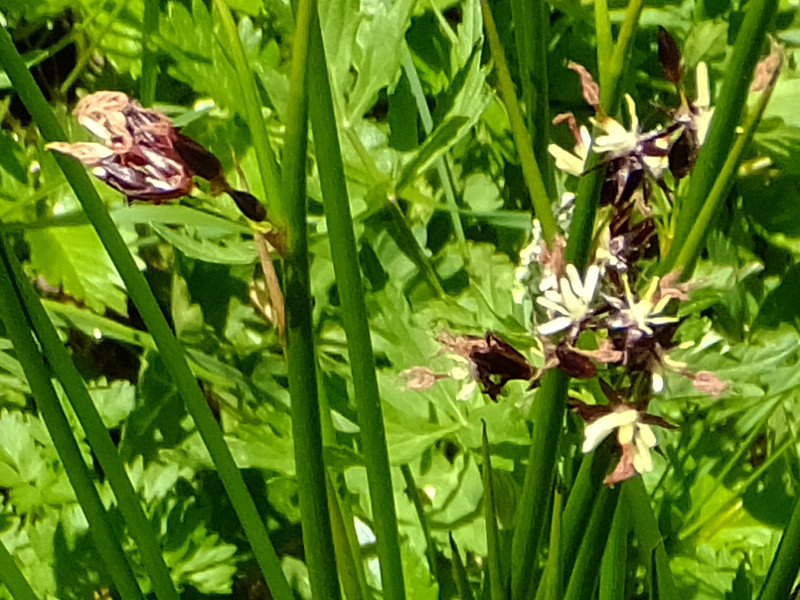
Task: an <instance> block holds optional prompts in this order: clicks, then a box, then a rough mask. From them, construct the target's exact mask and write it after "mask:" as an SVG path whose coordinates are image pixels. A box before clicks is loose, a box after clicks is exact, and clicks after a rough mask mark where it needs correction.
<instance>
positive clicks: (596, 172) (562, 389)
mask: <svg viewBox="0 0 800 600" xmlns="http://www.w3.org/2000/svg"><path fill="white" fill-rule="evenodd" d="M637 4H638V2H637V0H634V1H633V2H631V3H630V4H629V7H628V12H627V14H626V19H625V22H624V24H623V28H622V30H621V32H620V36H619V39H618V40H617V44H616V46H615V48H614V54H613V60H614V61H617V60H618V62H619V64H620V65H621V64H622V62H623V57H625V56H627V54H628V52H629V51H630V44H631V43H632V40H633V32H634V30H635V27H636V24H637V23H638V19H639V16H640V14H641V6H637ZM495 33H496V32H495ZM487 35H488V28H487ZM495 37H496V36H495ZM490 39H491V38H490ZM497 43H499V41H497ZM621 72H622V70H621V68H617V66H616V63H615V66H614V68H613V69H612V70H611V75H610V79H609V81H608V86H609V89H610V90H611V91H610V92H607V93H606V92H605V91H604V90H601V97H603V96H605V97H606V98H607V99H609V100H608V102H609V103H611V102H613V104H609V105H608V107H609V110H608V111H607V112H611V110H610V109H611V108H616V105H617V103H618V102H619V98H618V95H617V94H616V93H615V92H614V90H616V89H617V86H618V83H619V78H620V75H621ZM600 163H601V159H600V157H598V156H597V155H590V158H589V164H588V166H587V174H586V175H585V176H584V177H582V178H581V181H580V182H579V184H578V192H577V196H576V200H575V212H574V214H573V217H572V223H571V224H570V230H569V240H568V242H567V247H566V250H565V252H564V258H565V260H566V262H568V263H572V264H574V265H575V266H576V267H577V268H578V269H579V270H584V268H585V267H586V265H587V263H588V261H589V258H590V256H589V253H590V249H591V243H592V232H593V228H594V218H595V213H596V211H597V202H598V199H599V196H600V189H601V187H602V185H603V177H604V172H603V171H602V169H600V168H597V167H598V166H599V165H600ZM568 388H569V377H568V376H567V375H565V374H564V373H563V372H561V371H559V370H551V371H549V372H548V373H547V374H546V375H545V376H544V378H543V381H542V385H541V388H540V389H539V392H538V394H537V396H536V401H535V402H534V405H533V423H534V428H533V436H532V438H531V446H530V452H529V455H528V468H527V470H526V471H525V481H524V482H523V485H522V495H521V498H520V501H519V503H518V505H517V506H518V508H517V515H516V521H515V522H516V526H515V528H514V536H513V541H512V557H511V597H512V598H513V600H522V599H523V598H528V589H529V586H530V583H531V582H530V572H531V569H530V566H531V565H533V564H535V562H536V556H537V552H538V545H539V538H540V536H541V531H542V524H543V520H544V516H545V514H546V507H547V502H548V500H549V496H550V489H551V486H552V482H553V478H554V472H555V457H556V448H557V446H558V440H559V437H560V435H561V426H562V420H563V416H564V400H565V398H566V395H567V389H568ZM594 489H596V488H594ZM594 489H589V490H586V491H585V492H584V494H588V495H589V496H588V497H590V498H594V497H595V491H594ZM588 497H587V498H588ZM571 499H572V495H571V496H570V500H571ZM570 500H568V501H567V507H569V504H570ZM568 523H569V521H565V528H566V527H568V526H569V525H568ZM562 547H563V548H567V547H569V546H568V545H564V544H562Z"/></svg>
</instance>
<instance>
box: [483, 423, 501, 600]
mask: <svg viewBox="0 0 800 600" xmlns="http://www.w3.org/2000/svg"><path fill="white" fill-rule="evenodd" d="M481 441H482V445H481V451H482V455H483V471H482V473H481V475H482V477H481V478H482V479H483V516H484V519H485V521H486V548H487V554H488V556H487V559H486V561H487V569H488V571H489V577H488V580H489V586H490V587H491V600H506V599H507V598H508V593H507V590H506V589H505V585H504V582H505V578H504V577H503V565H502V560H501V550H500V530H499V528H498V526H497V506H496V504H495V498H494V483H493V481H492V457H491V452H490V448H489V437H488V436H487V435H486V423H485V422H484V423H483V434H482V438H481Z"/></svg>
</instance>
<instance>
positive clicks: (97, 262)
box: [25, 226, 127, 315]
mask: <svg viewBox="0 0 800 600" xmlns="http://www.w3.org/2000/svg"><path fill="white" fill-rule="evenodd" d="M25 237H26V239H27V240H28V243H29V244H30V246H31V269H32V270H33V272H34V273H36V274H38V275H41V276H42V277H44V278H45V279H46V280H47V282H48V283H49V284H50V285H54V286H61V287H62V288H63V289H64V293H66V294H68V295H69V296H72V297H73V298H75V300H78V301H79V302H83V303H84V304H86V306H88V307H89V308H91V309H92V310H94V311H95V312H98V313H101V314H102V313H103V312H104V311H105V310H106V309H107V308H110V309H111V310H113V311H114V312H116V313H118V314H120V315H124V314H126V312H127V296H126V294H125V290H124V288H123V284H122V280H121V279H120V277H119V275H118V274H117V271H116V269H115V268H114V265H113V263H112V262H111V259H110V258H109V257H108V254H107V253H106V251H105V248H103V244H102V243H100V239H99V238H98V237H97V234H96V233H95V231H94V229H93V228H92V227H90V226H80V227H52V228H49V229H38V230H29V231H27V232H26V234H25Z"/></svg>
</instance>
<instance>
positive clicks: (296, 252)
mask: <svg viewBox="0 0 800 600" xmlns="http://www.w3.org/2000/svg"><path fill="white" fill-rule="evenodd" d="M312 22H316V2H315V1H314V0H299V1H298V3H297V11H296V15H295V31H294V39H293V44H292V67H291V73H290V78H289V99H288V102H287V111H286V141H285V145H284V157H283V199H284V202H285V203H286V208H285V212H286V215H287V225H288V228H287V231H286V242H287V244H286V245H287V255H286V284H285V285H286V294H285V298H286V342H287V343H286V351H287V359H288V363H289V392H290V393H291V397H292V434H293V437H294V455H295V457H296V460H295V464H296V468H297V483H298V487H299V489H300V517H301V520H302V523H303V545H304V547H305V553H306V562H307V563H308V573H309V577H310V579H311V590H312V592H313V595H314V597H316V598H330V599H331V600H335V599H336V598H339V594H340V592H339V578H338V575H337V568H336V560H335V557H336V554H335V551H334V545H333V534H332V531H331V523H330V514H329V512H328V504H327V497H328V496H327V490H326V486H325V481H326V475H325V467H324V465H323V462H322V429H321V426H320V416H319V398H318V396H317V376H316V368H317V366H316V358H315V354H314V328H313V323H312V308H311V281H310V277H309V259H308V235H307V231H306V228H307V224H306V207H307V200H306V144H307V141H308V87H307V86H306V72H307V66H308V44H309V32H310V31H311V27H312V25H311V23H312Z"/></svg>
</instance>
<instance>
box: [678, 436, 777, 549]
mask: <svg viewBox="0 0 800 600" xmlns="http://www.w3.org/2000/svg"><path fill="white" fill-rule="evenodd" d="M792 444H793V440H791V439H790V438H787V439H786V441H784V442H783V443H782V444H781V445H780V446H778V447H777V448H775V449H774V450H773V451H772V452H770V454H769V457H768V458H767V460H765V461H764V462H763V463H762V464H761V465H759V467H758V469H756V470H755V471H754V472H753V473H751V474H750V477H748V478H747V479H746V480H745V481H744V482H742V483H739V484H737V485H736V486H735V487H734V488H733V492H734V494H735V495H733V496H732V497H730V498H728V500H727V501H726V502H724V503H723V504H722V505H721V506H718V507H716V508H715V509H714V511H713V512H712V513H711V514H710V515H708V516H707V517H705V518H704V519H702V520H701V521H700V522H699V523H698V524H697V525H696V527H693V528H692V533H694V532H695V531H697V532H699V534H698V537H699V538H700V539H708V538H709V537H711V536H713V535H714V533H716V532H717V531H719V529H721V528H722V527H725V525H726V523H727V522H728V520H729V518H730V516H731V515H732V514H733V513H735V512H736V511H737V510H739V509H740V508H741V505H742V498H741V495H744V493H745V492H746V490H747V489H748V488H749V487H750V486H751V485H753V484H754V483H755V482H756V481H758V480H759V479H760V478H761V477H763V475H764V473H766V471H767V470H768V469H769V468H770V467H771V466H772V465H773V464H774V463H775V462H776V461H778V460H781V457H782V456H783V453H784V452H786V451H787V450H788V449H789V448H790V447H792ZM687 533H688V532H687ZM687 537H688V535H687Z"/></svg>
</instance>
